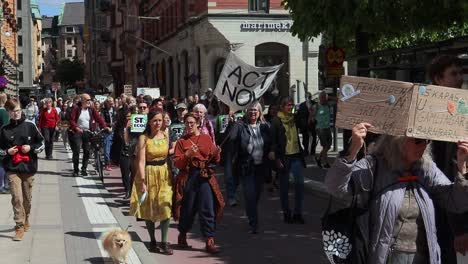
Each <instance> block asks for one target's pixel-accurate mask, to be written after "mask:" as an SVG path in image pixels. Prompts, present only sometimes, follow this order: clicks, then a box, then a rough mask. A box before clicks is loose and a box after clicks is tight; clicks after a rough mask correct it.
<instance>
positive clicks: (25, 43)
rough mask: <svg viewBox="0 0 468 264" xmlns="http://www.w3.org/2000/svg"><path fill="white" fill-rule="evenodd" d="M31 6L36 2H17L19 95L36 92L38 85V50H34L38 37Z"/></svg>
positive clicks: (24, 0) (22, 0)
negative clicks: (34, 30)
mask: <svg viewBox="0 0 468 264" xmlns="http://www.w3.org/2000/svg"><path fill="white" fill-rule="evenodd" d="M31 4H35V1H34V0H33V1H31V0H18V2H17V17H18V18H17V20H18V25H20V26H19V31H18V36H17V39H18V40H17V45H18V63H19V66H18V80H19V93H20V94H24V95H30V94H31V91H35V90H36V88H37V84H35V83H34V79H35V72H36V68H35V65H34V64H35V62H34V61H35V59H36V52H37V51H36V50H34V46H33V45H34V43H36V36H35V35H33V27H34V25H33V23H34V22H33V16H32V9H31Z"/></svg>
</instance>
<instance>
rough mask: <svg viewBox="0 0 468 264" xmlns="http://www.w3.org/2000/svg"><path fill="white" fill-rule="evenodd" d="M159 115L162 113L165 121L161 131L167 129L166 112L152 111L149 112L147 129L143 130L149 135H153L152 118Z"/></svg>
mask: <svg viewBox="0 0 468 264" xmlns="http://www.w3.org/2000/svg"><path fill="white" fill-rule="evenodd" d="M157 115H161V116H162V119H163V122H162V126H161V131H165V130H166V125H165V123H164V115H165V113H164V112H162V111H151V112H149V114H148V118H147V119H146V120H148V121H147V123H146V128H145V130H144V131H143V134H144V135H145V136H147V137H150V136H151V122H150V121H151V119H153V117H155V116H157Z"/></svg>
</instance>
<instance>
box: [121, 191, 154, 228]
mask: <svg viewBox="0 0 468 264" xmlns="http://www.w3.org/2000/svg"><path fill="white" fill-rule="evenodd" d="M146 196H148V193H147V192H144V193H143V194H142V195H141V197H140V199H139V200H138V208H137V209H136V210H135V213H134V214H133V217H135V216H136V215H137V213H138V212H139V211H140V207H141V205H142V204H143V202H144V201H145V200H146ZM132 226H133V225H132V223H129V224H128V226H127V228H125V231H128V229H129V228H130V227H132Z"/></svg>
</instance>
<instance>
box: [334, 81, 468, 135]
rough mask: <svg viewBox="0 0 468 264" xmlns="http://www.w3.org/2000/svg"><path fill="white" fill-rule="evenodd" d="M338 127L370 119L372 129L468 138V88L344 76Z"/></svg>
mask: <svg viewBox="0 0 468 264" xmlns="http://www.w3.org/2000/svg"><path fill="white" fill-rule="evenodd" d="M340 92H341V96H340V100H339V101H338V112H337V122H336V126H337V127H339V128H345V129H351V128H353V127H354V126H355V125H356V124H358V123H361V122H367V123H370V124H372V125H373V126H374V128H373V129H371V130H370V131H371V132H374V133H379V134H389V135H394V136H408V137H414V138H424V139H432V140H439V141H449V142H457V141H458V140H460V139H467V138H468V103H467V102H468V91H467V90H462V89H455V88H449V87H443V86H435V85H423V84H413V83H407V82H397V81H389V80H378V79H369V78H363V77H352V76H343V77H342V78H341V91H340Z"/></svg>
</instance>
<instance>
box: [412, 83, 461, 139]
mask: <svg viewBox="0 0 468 264" xmlns="http://www.w3.org/2000/svg"><path fill="white" fill-rule="evenodd" d="M467 102H468V91H467V90H462V89H455V88H448V87H443V86H435V85H415V87H414V89H413V104H412V105H411V109H410V113H411V115H410V118H409V122H408V131H407V135H408V136H410V137H416V138H425V139H433V140H440V141H451V142H457V141H458V140H460V139H467V138H468V103H467Z"/></svg>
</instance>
